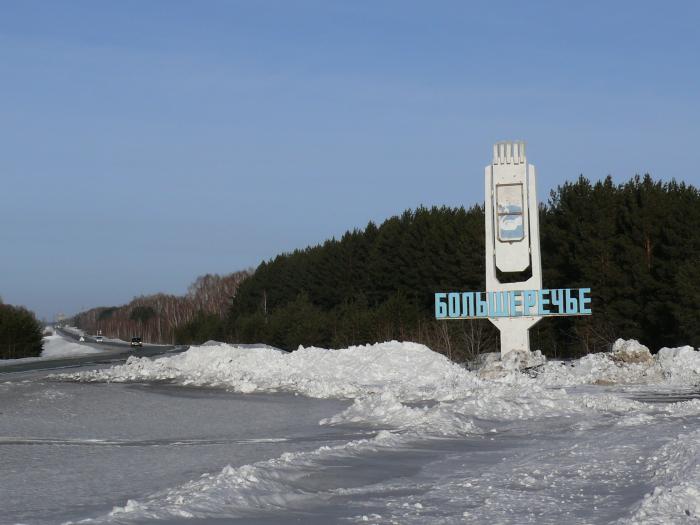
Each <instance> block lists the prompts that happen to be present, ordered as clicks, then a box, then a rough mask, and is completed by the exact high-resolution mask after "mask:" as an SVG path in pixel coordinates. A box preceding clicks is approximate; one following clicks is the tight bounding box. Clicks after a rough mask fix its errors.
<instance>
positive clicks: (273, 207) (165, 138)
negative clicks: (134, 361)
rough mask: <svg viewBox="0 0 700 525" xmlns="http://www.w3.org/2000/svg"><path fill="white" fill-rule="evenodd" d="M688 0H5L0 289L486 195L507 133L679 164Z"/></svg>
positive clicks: (48, 303)
mask: <svg viewBox="0 0 700 525" xmlns="http://www.w3.org/2000/svg"><path fill="white" fill-rule="evenodd" d="M699 5H700V4H698V3H696V2H639V1H637V2H623V1H618V2H576V3H573V2H555V1H552V2H522V1H521V2H507V1H502V2H449V1H444V2H406V1H401V2H376V1H359V2H358V1H352V2H351V1H347V2H332V1H299V2H288V1H250V2H236V1H221V2H219V1H213V0H208V1H204V2H194V1H188V2H177V1H149V2H144V1H140V0H138V1H119V2H116V1H114V2H92V1H85V2H78V1H63V2H54V1H45V2H34V1H28V0H22V1H20V0H17V1H15V2H9V1H8V2H3V4H2V7H1V9H0V141H1V143H2V148H0V181H1V182H2V185H1V188H2V189H1V190H0V246H1V247H2V252H1V255H0V296H2V298H3V299H4V301H5V302H9V303H14V304H23V305H26V306H28V307H29V308H31V309H34V310H35V311H36V312H37V313H38V315H39V316H43V317H46V318H52V317H53V316H54V314H56V313H57V312H59V311H61V312H66V313H74V312H76V311H78V310H80V309H83V308H88V307H93V306H98V305H111V304H121V303H124V302H127V301H129V300H130V299H131V298H132V297H133V296H135V295H138V294H142V293H153V292H159V291H163V292H168V293H182V292H184V291H185V289H186V287H187V285H188V284H189V283H190V282H191V281H192V280H194V278H195V277H196V276H197V275H200V274H203V273H207V272H218V273H227V272H230V271H234V270H238V269H242V268H246V267H251V266H256V265H257V264H258V263H259V262H260V261H261V260H263V259H266V258H270V257H272V256H274V255H275V254H277V253H279V252H282V251H288V250H291V249H294V248H296V247H304V246H306V245H309V244H316V243H318V242H322V241H323V240H325V239H326V238H328V237H332V236H339V235H341V234H342V233H343V232H344V231H345V230H347V229H352V228H355V227H363V226H364V225H365V224H366V223H367V221H369V220H373V221H376V222H381V221H382V220H383V219H385V218H387V217H389V216H391V215H394V214H397V213H400V212H401V211H402V210H404V209H406V208H412V207H415V206H418V205H421V204H424V205H428V206H429V205H433V204H437V205H442V204H446V205H450V206H458V205H462V204H464V205H471V204H473V203H475V202H479V201H481V200H483V166H484V165H485V164H487V163H488V162H489V161H490V151H491V145H492V143H493V142H495V141H497V140H503V139H523V140H525V141H527V143H528V157H529V160H530V161H531V162H532V163H534V164H535V165H536V166H537V168H538V177H539V193H540V199H541V200H544V199H546V196H547V194H548V192H549V190H550V189H552V188H554V187H556V186H557V185H558V184H561V183H563V182H564V181H566V180H572V179H574V178H576V177H577V176H578V175H579V174H580V173H583V174H584V175H586V176H587V177H589V178H592V179H598V178H602V177H605V176H606V175H607V174H611V175H612V176H613V177H614V179H615V180H617V181H623V180H625V179H628V178H629V177H631V176H632V175H634V174H635V173H645V172H650V173H651V174H652V175H654V176H655V177H658V178H662V179H670V178H672V177H675V178H677V179H681V180H685V181H687V182H689V183H692V184H695V185H700V173H699V172H698V169H697V167H696V165H697V157H698V151H699V147H700V97H699V95H698V94H700V68H699V67H698V64H699V58H698V57H700V37H699V36H698V31H697V27H696V25H697V21H698V20H699V19H700V8H699V7H698V6H699Z"/></svg>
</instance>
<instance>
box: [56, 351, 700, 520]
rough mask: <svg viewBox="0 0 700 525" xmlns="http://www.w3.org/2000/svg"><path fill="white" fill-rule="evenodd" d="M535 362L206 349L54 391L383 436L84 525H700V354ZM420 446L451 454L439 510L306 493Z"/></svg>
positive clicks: (398, 494) (210, 478)
mask: <svg viewBox="0 0 700 525" xmlns="http://www.w3.org/2000/svg"><path fill="white" fill-rule="evenodd" d="M528 360H529V361H528V362H527V363H525V364H524V363H523V362H522V361H520V362H519V361H518V360H516V359H510V360H506V361H504V362H500V361H498V362H497V361H495V360H494V359H485V360H484V361H483V362H482V365H481V368H480V369H476V370H469V369H467V368H466V367H464V366H461V365H459V364H455V363H453V362H451V361H449V360H448V359H447V358H445V357H444V356H442V355H440V354H437V353H435V352H433V351H431V350H430V349H429V348H427V347H425V346H423V345H419V344H415V343H399V342H395V341H392V342H387V343H381V344H375V345H367V346H356V347H350V348H346V349H340V350H326V349H322V348H300V349H299V350H297V351H295V352H292V353H286V352H282V351H279V350H276V349H273V348H266V347H253V348H250V347H247V348H243V347H236V346H232V345H225V344H214V343H209V344H208V345H206V346H201V347H193V348H191V349H189V350H188V351H186V352H184V353H182V354H179V355H175V356H168V357H161V358H158V359H153V360H151V359H148V358H139V357H130V358H129V359H128V360H127V362H126V363H125V364H123V365H119V366H114V367H112V368H108V369H102V370H96V371H85V372H78V373H72V374H60V375H57V376H54V379H59V380H66V381H77V382H81V383H90V382H99V383H153V382H157V383H166V384H174V385H182V386H187V387H208V388H211V387H216V388H224V389H226V390H228V391H232V392H237V393H242V394H251V393H263V392H264V393H270V392H288V393H293V394H300V395H302V396H307V397H312V398H335V399H341V400H348V401H349V404H348V405H347V408H345V409H343V410H342V411H340V412H338V413H336V414H335V415H333V416H330V417H326V418H324V419H322V420H321V421H320V422H319V423H320V424H321V425H322V426H323V427H327V428H336V427H347V428H352V427H360V428H365V429H366V428H371V429H375V430H376V432H377V434H376V436H375V437H372V438H362V439H359V440H353V441H350V442H348V443H346V444H344V445H338V446H334V447H330V448H329V447H321V448H319V449H317V450H314V451H311V452H309V451H304V452H298V453H294V454H285V455H283V456H281V457H279V458H274V459H269V460H266V461H262V462H257V463H255V464H249V465H242V466H237V467H232V466H227V467H225V468H223V470H221V471H220V472H215V473H213V474H205V475H203V476H202V477H201V478H198V479H196V480H194V481H191V482H188V483H186V484H183V485H178V486H175V487H172V488H167V489H163V490H160V491H157V492H154V493H153V494H150V495H147V496H144V497H143V498H137V499H132V500H129V501H128V502H125V504H124V505H121V506H118V507H115V508H114V509H113V510H112V512H110V513H108V514H105V515H103V516H101V517H96V518H94V520H92V521H91V522H98V523H102V522H105V523H113V522H118V523H122V522H124V523H131V522H135V521H139V522H140V521H144V520H146V521H147V520H162V519H165V520H174V519H191V518H202V519H204V518H221V519H223V518H226V517H240V516H246V515H248V513H250V512H262V513H265V512H273V513H274V512H275V511H277V510H279V509H287V510H291V509H297V510H298V509H300V508H304V507H305V506H307V505H311V504H312V503H310V502H316V504H318V501H319V498H320V499H322V500H324V501H328V500H334V501H335V500H338V498H341V499H342V498H350V499H352V498H362V497H365V496H362V495H361V494H364V493H363V492H362V490H364V491H367V493H368V494H369V493H374V492H377V493H384V494H386V496H385V497H384V498H379V499H377V498H375V499H373V500H372V505H369V504H367V505H368V507H371V509H376V508H380V507H382V506H384V507H383V510H382V512H370V511H369V510H368V512H367V514H358V515H357V516H354V517H345V518H344V519H345V520H350V522H354V521H357V522H364V521H370V522H374V523H397V522H398V523H431V522H436V523H464V522H469V523H491V522H494V521H495V522H499V523H519V522H524V521H530V522H548V523H556V522H564V521H565V522H571V523H592V522H598V523H607V522H610V521H617V520H621V522H626V523H697V520H698V519H700V466H699V465H700V461H699V459H698V455H699V454H700V445H698V443H699V442H700V425H699V423H698V421H699V417H700V400H699V399H697V397H694V396H693V395H690V394H688V393H689V392H690V393H692V392H697V391H698V387H699V385H700V352H698V351H696V350H695V349H693V348H691V347H681V348H674V349H668V348H665V349H661V350H660V351H659V352H657V353H656V354H655V355H652V354H651V352H649V349H647V348H646V347H644V346H643V345H640V344H639V343H637V342H636V341H623V340H618V341H617V342H616V343H615V345H614V346H613V349H612V351H611V352H608V353H604V354H593V355H589V356H585V357H583V358H581V359H578V360H575V361H569V362H564V361H547V360H546V359H545V358H544V357H542V356H541V355H540V354H535V355H534V356H530V357H528ZM522 368H524V370H521V369H522ZM672 390H676V391H679V392H684V396H685V397H682V398H681V399H678V400H677V401H676V402H668V401H667V400H666V399H664V400H659V401H654V400H652V401H648V400H642V398H641V397H640V396H641V395H642V394H641V393H640V392H642V391H644V392H656V391H659V392H661V391H663V392H665V393H668V392H669V391H672ZM668 399H671V398H668ZM671 400H673V399H671ZM642 428H644V429H645V431H644V432H641V431H640V429H642ZM650 428H654V429H655V431H654V432H649V431H648V429H650ZM500 435H502V436H504V437H503V438H501V439H506V442H507V440H508V436H513V435H518V436H527V437H521V438H520V439H521V441H519V443H520V444H521V445H520V446H519V447H512V448H509V447H506V448H505V449H503V450H502V451H501V452H498V453H502V454H503V455H504V456H503V458H502V460H503V461H504V462H505V463H504V464H503V470H502V471H501V470H499V469H498V468H497V464H496V463H493V464H491V463H490V462H494V461H496V458H494V457H492V456H491V455H490V454H489V453H488V451H489V450H490V448H489V447H490V446H491V445H489V443H491V441H493V440H494V439H496V436H500ZM630 439H632V441H631V442H630ZM435 440H447V441H435ZM417 443H422V444H423V445H421V446H428V445H425V444H426V443H432V445H430V447H435V446H436V445H435V443H443V445H440V446H448V445H446V444H445V443H453V445H449V446H452V447H455V451H454V452H453V453H452V454H451V456H449V455H448V456H449V457H452V459H451V460H450V459H449V457H445V459H443V460H440V461H434V462H432V463H430V468H427V467H426V468H424V469H423V470H422V471H421V472H422V474H421V475H420V476H421V479H422V480H423V482H425V483H426V485H425V487H426V488H425V489H424V490H423V489H421V490H423V492H424V493H425V498H426V499H425V500H424V501H433V502H434V505H433V506H432V507H430V508H429V507H428V503H425V502H420V501H416V500H415V499H414V498H411V497H407V496H402V494H404V493H407V491H408V488H407V487H405V486H403V485H401V483H400V482H398V481H397V482H396V483H397V485H392V484H391V483H389V484H385V485H382V486H381V488H376V487H375V488H374V489H371V490H370V489H369V488H368V487H365V488H363V489H359V488H350V487H344V486H338V487H335V488H333V484H332V483H331V484H330V485H329V486H328V487H326V488H324V489H323V490H321V489H320V488H319V487H318V486H315V487H314V489H313V490H312V489H310V488H309V487H308V486H307V485H306V483H307V482H308V479H307V478H308V477H309V476H311V474H310V473H312V472H316V471H318V470H319V469H321V470H323V469H324V468H325V467H326V466H327V465H331V464H335V463H340V466H342V465H346V466H347V463H348V462H349V461H351V460H352V461H360V458H367V457H369V456H373V455H379V456H380V457H384V458H387V457H390V456H391V454H395V453H396V451H397V450H409V449H410V450H413V451H414V452H413V453H414V454H415V449H416V447H417V446H418V445H416V444H417ZM463 443H475V445H473V446H477V444H478V447H481V448H479V450H483V451H484V452H483V454H482V455H483V459H481V460H479V461H482V462H485V463H484V464H486V463H488V465H489V466H488V469H487V470H486V471H484V472H483V473H482V474H481V476H482V477H480V478H475V477H474V473H475V472H477V471H478V468H479V467H480V464H479V462H478V461H477V463H470V462H469V461H474V460H473V459H472V460H469V461H466V462H465V461H462V462H461V463H460V461H459V459H458V458H461V457H465V458H466V457H472V456H470V455H469V454H472V452H471V449H470V452H469V453H468V452H466V451H465V450H462V449H461V448H460V447H461V446H462V445H461V444H463ZM543 444H546V446H544V447H543ZM500 446H505V445H500ZM402 447H409V449H405V448H403V449H402ZM430 447H428V448H430ZM523 450H526V451H527V453H526V454H523ZM406 454H408V452H406ZM528 458H529V459H528ZM532 458H536V459H534V460H533V459H532ZM387 461H388V460H387ZM404 461H406V460H404ZM344 462H345V463H344ZM481 467H483V465H481ZM431 469H432V470H431ZM491 476H493V477H491ZM305 479H306V480H307V481H303V480H305ZM642 480H644V481H642ZM492 487H494V488H492ZM411 490H413V489H411ZM358 491H359V492H358ZM372 491H374V492H372ZM596 491H602V492H603V495H601V494H598V493H597V492H596ZM409 492H410V491H409ZM366 497H367V498H369V496H366ZM465 498H472V499H470V500H469V501H470V502H471V503H469V505H467V506H466V507H464V506H460V505H461V502H463V500H464V499H465ZM370 499H371V498H370ZM353 501H355V500H353ZM367 501H369V500H367ZM562 505H565V507H564V508H562ZM371 509H370V510H371ZM445 509H447V510H445ZM458 509H461V510H459V512H458ZM596 511H598V513H596ZM429 513H432V514H429ZM445 513H447V514H445ZM552 513H554V514H552ZM557 513H558V514H557ZM564 514H565V515H564ZM428 515H430V516H432V518H428V517H427V516H428ZM538 516H539V518H538ZM562 520H563V521H562Z"/></svg>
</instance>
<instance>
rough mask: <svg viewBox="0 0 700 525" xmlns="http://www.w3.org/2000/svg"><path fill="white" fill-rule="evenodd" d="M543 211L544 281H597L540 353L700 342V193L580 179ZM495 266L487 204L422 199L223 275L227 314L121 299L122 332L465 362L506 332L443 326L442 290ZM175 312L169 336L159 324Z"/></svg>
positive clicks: (666, 185) (538, 335) (105, 323)
mask: <svg viewBox="0 0 700 525" xmlns="http://www.w3.org/2000/svg"><path fill="white" fill-rule="evenodd" d="M539 215H540V229H541V248H542V268H543V285H544V286H545V287H546V288H560V287H561V288H579V287H587V288H591V289H592V308H593V315H592V316H589V317H558V318H549V319H544V320H542V321H540V322H539V323H538V324H537V325H535V326H534V327H533V328H532V329H531V331H530V334H531V347H532V348H533V349H541V350H542V351H543V352H544V353H545V354H547V355H550V356H558V357H566V356H571V357H573V356H578V355H582V354H585V353H588V352H597V351H604V350H606V349H608V348H610V346H611V344H612V343H613V342H614V340H615V339H616V338H618V337H623V338H635V339H638V340H640V341H641V342H642V343H644V344H646V345H648V346H649V347H650V348H652V349H658V348H660V347H662V346H678V345H684V344H690V345H693V346H700V308H698V304H699V303H700V193H699V192H698V190H697V189H696V188H695V187H693V186H691V185H687V184H685V183H682V182H677V181H675V180H672V181H669V182H662V181H659V180H654V179H653V178H652V177H651V176H649V175H645V176H644V177H640V176H636V177H634V178H632V179H631V180H629V181H627V182H625V183H622V184H615V183H614V182H613V181H612V179H611V178H610V177H607V178H606V179H604V180H602V181H597V182H591V181H590V180H588V179H586V178H585V177H583V176H581V177H579V178H578V179H577V180H575V181H573V182H566V183H565V184H563V185H561V186H559V187H557V188H556V189H554V190H552V191H551V193H550V195H549V198H548V200H547V202H545V203H543V204H541V205H540V208H539ZM484 273H485V268H484V208H483V206H481V205H474V206H472V207H469V208H464V207H460V208H450V207H444V206H443V207H432V208H426V207H420V208H418V209H415V210H407V211H405V212H403V213H402V214H401V215H397V216H395V217H391V218H389V219H387V220H386V221H384V222H383V223H382V224H380V225H376V224H374V223H372V222H370V223H368V224H367V226H366V227H365V228H363V229H356V230H353V231H348V232H346V233H345V234H343V235H342V236H341V237H340V238H338V239H335V238H333V239H330V240H327V241H326V242H324V243H322V244H320V245H318V246H313V247H308V248H304V249H299V250H295V251H293V252H291V253H284V254H280V255H278V256H277V257H274V258H273V259H271V260H268V261H263V262H262V263H261V264H260V265H259V266H258V267H257V269H256V270H255V272H253V273H252V274H248V273H246V272H243V273H240V274H236V275H239V277H240V278H237V279H236V283H235V286H233V287H231V288H229V289H227V291H226V292H225V293H221V290H217V289H216V287H217V286H218V284H217V283H215V282H212V283H211V284H212V287H207V289H208V290H211V292H212V293H218V296H217V299H216V300H215V301H214V302H215V303H216V304H218V305H219V307H218V308H217V309H212V308H205V307H204V306H203V304H199V303H196V302H192V301H190V302H189V303H188V306H187V307H186V308H185V309H186V310H187V314H186V315H184V314H183V315H180V316H174V315H172V314H168V313H166V312H167V311H168V310H167V307H165V306H163V303H164V302H165V303H167V301H168V300H171V301H174V302H175V303H177V301H176V300H175V299H173V298H172V296H161V295H158V296H151V297H150V298H137V299H136V300H135V301H134V302H133V303H131V304H130V305H126V306H125V307H121V309H122V310H120V312H121V313H120V314H119V318H120V319H121V320H122V321H121V323H122V324H121V325H120V326H122V327H123V328H122V332H117V334H119V333H124V331H126V333H125V335H127V336H128V335H130V334H131V333H134V330H136V329H140V330H141V331H142V332H143V333H144V334H148V333H153V337H155V338H158V339H159V340H164V339H165V340H167V338H168V337H173V338H174V339H175V341H177V342H181V343H198V342H203V341H206V340H208V339H216V340H222V341H229V342H239V343H257V342H264V343H268V344H271V345H275V346H278V347H282V348H286V349H295V348H297V347H298V346H299V345H304V346H310V345H315V346H323V347H331V348H334V347H347V346H350V345H357V344H365V343H371V342H376V341H385V340H390V339H398V340H411V341H416V342H420V343H424V344H426V345H428V346H429V347H430V348H432V349H434V350H436V351H439V352H442V353H444V354H446V355H448V356H449V357H450V358H452V359H455V360H464V359H469V358H472V357H474V356H475V355H476V354H478V353H481V352H489V351H497V350H498V343H499V340H498V332H497V331H496V330H495V328H494V327H493V326H492V325H491V324H490V323H489V322H488V321H486V320H469V321H436V320H435V319H434V305H433V297H434V293H435V292H436V291H482V290H484V287H485V282H484V281H485V277H484ZM188 295H191V294H188ZM195 295H196V294H195ZM168 298H169V299H168ZM98 310H99V309H98ZM91 315H92V316H93V317H95V316H97V317H101V319H93V321H92V324H91V326H94V327H98V326H102V327H103V329H106V328H107V327H111V326H112V325H111V324H109V320H110V319H111V316H113V315H115V312H105V311H104V310H102V311H97V312H95V313H93V314H91ZM162 316H165V317H167V318H168V328H167V330H165V331H164V330H163V328H162V327H160V328H157V327H156V324H155V323H156V319H158V318H160V317H162ZM81 319H84V318H81ZM81 322H83V321H82V320H81ZM98 322H101V323H102V324H101V325H98ZM115 327H116V325H115ZM147 330H150V332H148V331H147ZM163 333H167V334H168V335H166V336H163V335H162V334H163ZM111 335H114V333H112V334H111ZM154 340H155V339H154Z"/></svg>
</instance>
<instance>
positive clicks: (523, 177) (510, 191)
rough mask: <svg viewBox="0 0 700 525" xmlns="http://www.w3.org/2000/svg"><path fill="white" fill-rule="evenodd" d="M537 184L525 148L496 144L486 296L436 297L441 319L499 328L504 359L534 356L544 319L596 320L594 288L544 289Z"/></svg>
mask: <svg viewBox="0 0 700 525" xmlns="http://www.w3.org/2000/svg"><path fill="white" fill-rule="evenodd" d="M536 181H537V177H536V174H535V166H533V165H532V164H529V163H528V162H527V158H526V156H525V143H524V142H521V141H514V142H511V141H506V142H498V143H496V144H494V146H493V160H492V162H491V164H489V165H488V166H486V168H485V170H484V219H485V221H484V235H485V241H486V245H485V256H486V260H485V262H486V291H484V292H438V293H436V294H435V318H436V319H488V320H489V321H490V322H491V323H492V324H493V325H495V326H496V328H498V331H499V332H500V339H501V355H502V356H503V355H505V354H507V353H509V352H513V351H519V352H525V353H529V352H530V336H529V330H530V328H531V327H532V326H533V325H535V323H537V322H538V321H539V320H540V319H542V318H543V317H553V316H560V315H591V290H590V289H589V288H556V289H547V288H542V261H541V257H540V225H539V213H538V204H537V189H536V186H537V183H536ZM526 270H529V272H527V271H526Z"/></svg>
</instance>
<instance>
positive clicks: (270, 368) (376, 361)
mask: <svg viewBox="0 0 700 525" xmlns="http://www.w3.org/2000/svg"><path fill="white" fill-rule="evenodd" d="M61 377H63V378H68V379H74V380H80V381H100V382H102V381H112V382H138V381H169V382H174V383H178V384H182V385H191V386H215V387H225V388H228V389H230V390H233V391H236V392H242V393H251V392H257V391H261V392H273V391H279V390H282V391H289V392H294V393H299V394H303V395H307V396H310V397H318V398H331V397H333V398H356V397H360V396H364V395H368V394H372V393H383V392H391V393H392V394H393V395H395V396H396V397H397V398H399V399H401V400H403V401H410V400H418V399H444V398H452V397H453V396H454V393H455V391H464V390H471V389H473V388H475V387H478V386H479V385H480V384H481V381H479V380H478V379H477V378H476V377H475V376H474V375H473V374H471V373H470V372H468V371H466V370H465V369H464V368H462V367H461V366H459V365H457V364H455V363H452V362H451V361H450V360H449V359H447V358H446V357H445V356H443V355H440V354H437V353H435V352H433V351H432V350H430V349H429V348H427V347H426V346H423V345H419V344H416V343H398V342H396V341H392V342H387V343H380V344H374V345H366V346H353V347H350V348H345V349H342V350H326V349H323V348H314V347H310V348H300V349H299V350H297V351H296V352H292V353H287V352H283V351H281V350H276V349H273V348H264V347H263V348H260V347H254V348H245V347H239V346H231V345H224V344H221V345H217V346H206V347H192V348H190V349H189V350H188V351H186V352H183V353H182V354H178V355H175V356H168V357H162V358H159V359H156V360H151V359H148V358H139V357H136V356H132V357H130V358H129V360H128V361H127V362H126V363H125V364H124V365H121V366H115V367H112V368H109V369H105V370H98V371H90V372H82V373H78V374H67V375H63V376H61Z"/></svg>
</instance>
